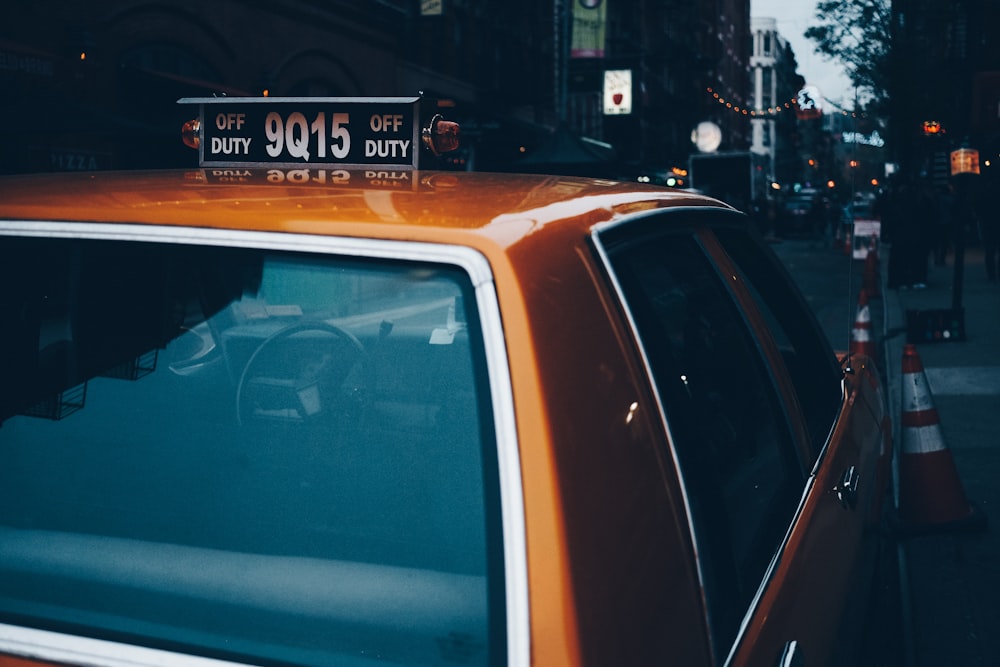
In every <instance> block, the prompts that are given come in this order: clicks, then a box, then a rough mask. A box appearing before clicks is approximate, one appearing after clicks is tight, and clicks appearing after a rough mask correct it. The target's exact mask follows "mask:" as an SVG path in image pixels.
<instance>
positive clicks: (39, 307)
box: [0, 241, 503, 665]
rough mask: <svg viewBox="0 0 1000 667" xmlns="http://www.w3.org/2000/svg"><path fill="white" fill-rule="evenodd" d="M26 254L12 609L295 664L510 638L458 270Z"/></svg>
mask: <svg viewBox="0 0 1000 667" xmlns="http://www.w3.org/2000/svg"><path fill="white" fill-rule="evenodd" d="M20 250H21V252H22V253H23V254H22V255H21V256H22V257H27V256H28V254H30V252H29V251H39V252H35V254H34V259H35V264H34V265H31V263H30V262H29V261H27V259H25V260H23V261H19V262H18V264H17V265H18V266H19V267H20V268H21V269H24V270H25V271H28V270H29V265H30V270H31V277H32V279H33V280H35V281H40V282H34V283H32V285H31V287H30V288H29V289H27V290H26V291H19V292H16V293H8V294H7V295H5V298H7V299H8V301H9V302H11V303H10V304H9V306H10V308H12V309H14V310H11V311H10V312H22V313H27V315H26V316H25V317H23V318H22V319H21V320H19V322H18V323H17V326H15V327H13V329H14V331H15V335H10V334H8V337H7V338H5V340H4V347H5V355H6V359H5V363H6V364H8V366H10V367H11V368H13V369H14V372H13V373H11V374H8V375H7V380H6V381H5V384H4V387H3V394H2V398H3V412H2V413H0V415H3V417H4V421H3V423H2V426H0V451H2V452H3V458H4V464H3V465H2V466H0V614H16V615H18V616H20V617H29V618H37V619H39V622H41V623H43V624H47V623H52V622H55V623H72V624H78V625H81V626H83V627H89V628H91V632H92V633H93V634H95V635H96V636H104V635H111V634H117V633H122V632H124V633H127V634H137V635H139V636H145V637H147V638H148V641H149V642H150V643H151V644H154V645H155V644H157V643H160V644H165V643H175V642H179V643H181V644H188V645H192V646H196V647H198V646H200V647H202V649H200V650H204V651H207V652H209V653H212V652H218V651H222V650H225V651H226V652H235V653H238V654H246V655H249V656H260V657H264V658H267V659H272V660H282V661H285V660H287V661H289V662H291V663H293V664H317V665H319V664H330V663H331V662H338V661H340V660H343V659H344V656H345V655H353V656H357V657H359V658H360V657H361V656H367V655H382V656H392V657H393V658H394V659H398V660H400V661H405V662H412V663H414V664H438V663H442V662H447V661H448V659H449V657H454V655H453V652H454V651H455V650H458V649H457V648H456V646H458V645H460V646H461V647H464V648H462V650H463V651H464V650H469V651H472V653H473V654H474V656H473V658H472V660H471V661H472V662H473V663H476V664H487V662H488V658H489V657H490V653H491V652H493V653H496V652H497V651H502V648H499V649H496V650H494V649H493V648H492V647H497V646H499V647H502V644H503V640H502V638H500V637H496V636H493V637H491V636H490V632H489V627H490V623H496V622H497V621H496V618H493V619H490V613H491V612H490V610H489V599H488V598H489V596H488V592H487V591H488V586H487V575H488V573H491V572H501V571H502V564H497V563H496V562H495V560H494V559H495V558H498V556H497V555H495V554H493V555H491V554H488V553H487V549H486V543H487V537H486V535H487V532H488V530H496V529H497V528H496V527H495V526H494V523H493V522H492V519H489V520H488V515H490V516H492V514H491V512H492V511H493V510H492V509H490V505H491V503H493V502H494V501H493V500H492V499H490V500H489V501H488V500H487V498H486V497H485V495H484V491H483V488H484V479H485V478H486V477H488V476H489V475H491V474H492V473H491V472H489V471H490V470H491V469H492V466H493V465H494V464H491V463H490V460H489V458H488V457H487V458H484V456H483V452H487V453H489V452H493V451H495V444H493V443H492V442H491V438H492V435H491V434H492V425H491V421H490V415H489V413H488V406H489V404H490V402H489V399H488V397H487V396H485V395H484V391H485V389H484V387H485V386H486V384H485V381H484V367H483V365H482V361H481V359H482V358H483V354H482V349H481V342H480V338H479V335H478V333H477V331H476V330H475V327H474V326H470V322H471V323H472V324H475V318H474V317H472V318H470V317H469V316H468V314H467V310H468V307H469V304H473V303H474V300H473V298H472V297H471V287H470V286H469V284H468V280H467V278H466V276H465V275H464V274H463V273H461V272H460V271H457V270H454V269H450V268H446V267H440V266H431V265H419V266H416V265H412V264H403V263H396V264H393V263H389V262H381V261H375V260H367V261H340V260H335V259H331V258H315V257H304V256H295V255H269V254H267V253H263V252H261V251H256V250H241V251H232V250H224V249H210V248H186V247H181V246H153V245H139V244H125V243H117V244H112V243H98V242H93V241H91V242H81V241H77V242H54V243H45V242H39V241H32V242H30V243H26V244H25V247H22V248H20ZM39 257H44V258H48V261H44V260H40V259H39ZM20 284H21V285H23V284H25V283H24V282H23V279H22V281H21V282H20ZM18 309H19V310H18ZM484 406H485V407H484ZM490 456H493V455H492V454H490ZM488 524H489V526H488ZM498 568H500V569H498ZM492 613H494V614H497V613H499V614H502V611H501V612H492ZM501 623H502V621H501ZM500 627H502V625H501V626H500ZM264 628H268V630H267V631H262V630H263V629H264ZM332 653H335V654H337V656H338V657H337V658H336V660H332V659H331V657H330V655H331V654H332ZM338 664H339V662H338ZM350 664H354V663H350ZM360 664H364V663H360Z"/></svg>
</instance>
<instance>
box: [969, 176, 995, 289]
mask: <svg viewBox="0 0 1000 667" xmlns="http://www.w3.org/2000/svg"><path fill="white" fill-rule="evenodd" d="M982 178H983V182H982V183H979V188H978V190H977V192H976V195H977V196H976V211H975V213H976V222H977V223H978V225H979V238H980V239H981V240H982V242H983V255H984V257H983V259H984V264H985V265H986V279H987V280H988V281H990V282H991V283H995V282H997V280H998V279H1000V274H998V270H1000V213H998V212H997V210H996V207H995V205H994V204H993V201H992V195H993V193H995V192H996V188H997V187H998V186H1000V175H994V174H993V172H992V170H988V171H986V173H985V174H984V175H983V177H982Z"/></svg>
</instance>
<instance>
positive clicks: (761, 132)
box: [750, 17, 808, 189]
mask: <svg viewBox="0 0 1000 667" xmlns="http://www.w3.org/2000/svg"><path fill="white" fill-rule="evenodd" d="M750 32H751V48H752V55H751V56H750V68H751V81H752V105H753V109H754V116H753V118H752V120H751V121H750V122H751V126H752V132H753V136H752V141H751V150H752V151H753V153H754V154H755V155H757V156H759V158H760V164H761V165H762V166H763V171H764V175H765V180H766V181H767V184H768V186H770V184H771V183H774V184H776V185H777V186H779V187H781V186H787V185H790V184H792V183H795V182H799V181H801V180H802V179H803V166H804V165H808V162H807V161H805V162H804V160H803V156H802V151H801V150H800V149H801V147H802V146H801V143H802V142H801V137H800V135H799V134H798V133H797V129H796V117H795V110H794V108H793V101H794V100H795V96H796V93H797V92H798V91H799V90H800V89H801V88H802V86H803V85H804V84H805V79H803V78H802V76H801V75H800V74H799V73H798V72H797V69H798V64H797V62H796V60H795V54H794V52H793V51H792V48H791V46H790V45H789V44H788V42H787V41H786V40H785V39H784V38H783V37H782V36H781V34H780V33H779V32H778V22H777V20H776V19H774V18H769V17H753V18H752V19H751V22H750ZM806 160H807V159H806ZM769 189H770V188H769Z"/></svg>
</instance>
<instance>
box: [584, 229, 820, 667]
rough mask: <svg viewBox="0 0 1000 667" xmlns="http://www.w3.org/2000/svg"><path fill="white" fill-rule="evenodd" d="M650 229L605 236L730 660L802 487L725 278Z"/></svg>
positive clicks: (718, 640) (691, 245) (704, 258)
mask: <svg viewBox="0 0 1000 667" xmlns="http://www.w3.org/2000/svg"><path fill="white" fill-rule="evenodd" d="M659 224H660V225H662V224H663V223H662V221H661V222H660V223H659ZM660 229H662V226H661V227H660ZM644 231H646V232H647V233H645V234H640V235H637V236H635V237H628V236H626V234H627V233H628V232H629V229H628V227H627V226H624V227H620V228H615V229H613V230H609V233H608V234H606V235H605V236H602V238H601V241H602V242H603V243H605V244H606V247H607V248H608V253H609V256H610V260H611V265H612V270H613V272H614V274H615V276H616V278H617V280H618V282H619V285H620V289H621V291H622V294H623V296H624V300H625V303H626V307H627V309H628V311H629V313H630V314H631V317H632V319H633V321H634V324H635V327H636V329H637V335H638V337H639V339H640V341H641V345H642V347H643V350H644V352H645V355H646V357H647V361H648V364H649V368H650V370H651V372H652V379H653V382H654V384H655V387H656V390H657V392H658V394H659V397H660V400H661V402H662V408H663V411H664V413H665V417H666V421H667V425H668V429H669V435H670V439H671V445H672V447H673V453H674V456H675V457H676V461H677V462H678V464H679V467H680V475H681V478H682V481H683V484H684V487H685V490H686V494H687V499H688V503H689V506H690V513H691V519H692V521H693V532H694V536H695V540H696V542H697V549H698V557H699V560H700V566H701V570H702V576H703V579H704V584H705V588H706V593H707V596H708V605H709V610H708V611H709V621H710V623H711V625H712V632H713V640H714V643H715V650H716V652H717V654H720V653H721V654H723V655H724V654H725V652H726V651H727V650H728V647H729V646H730V645H731V643H732V641H733V640H734V639H735V637H736V633H737V630H738V626H739V622H740V620H741V619H742V618H743V616H744V615H745V613H746V611H747V609H748V607H749V605H750V603H751V601H752V599H753V596H754V594H755V592H756V591H757V589H758V587H759V586H760V584H761V582H762V579H763V577H764V576H765V573H766V571H767V568H768V565H769V563H770V561H771V559H772V557H773V556H774V554H775V553H776V551H777V550H778V548H779V546H780V544H781V541H782V539H783V537H784V534H785V532H786V530H787V529H788V527H789V525H790V522H791V519H792V517H793V515H794V512H795V510H796V508H797V505H798V500H799V497H800V494H801V491H802V486H803V481H804V480H803V476H802V473H801V467H800V463H799V461H798V458H797V456H796V455H795V450H794V447H793V444H792V440H791V435H790V432H789V430H788V427H787V419H786V416H785V415H784V414H783V412H782V410H783V407H782V405H781V403H780V401H779V398H778V394H777V392H776V390H775V386H774V383H773V381H772V375H771V370H770V369H769V368H768V367H767V365H766V364H765V362H764V359H763V357H762V355H761V353H760V351H759V346H758V343H757V341H756V339H755V337H754V336H753V335H752V333H751V331H750V329H749V327H748V325H747V321H746V319H745V318H744V317H743V315H742V313H741V311H740V309H739V307H738V306H737V303H736V301H735V300H734V298H733V296H732V294H731V293H730V291H729V289H728V288H727V287H726V284H725V282H724V279H723V277H722V276H721V275H720V272H719V271H718V270H717V269H716V267H715V265H714V264H713V262H712V260H711V259H710V257H709V256H708V255H707V254H706V252H705V250H704V248H703V247H702V245H701V244H700V243H699V242H698V241H697V240H696V238H695V236H694V235H693V233H663V232H662V231H657V230H655V229H654V228H653V226H652V225H650V226H647V227H646V229H645V230H644Z"/></svg>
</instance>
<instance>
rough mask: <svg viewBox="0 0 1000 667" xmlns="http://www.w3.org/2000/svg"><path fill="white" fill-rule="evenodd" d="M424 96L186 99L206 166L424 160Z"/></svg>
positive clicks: (411, 164) (410, 164)
mask: <svg viewBox="0 0 1000 667" xmlns="http://www.w3.org/2000/svg"><path fill="white" fill-rule="evenodd" d="M419 101H420V98H419V97H377V98H373V97H284V98H273V97H207V98H191V97H189V98H183V99H180V100H178V103H179V104H197V105H198V108H199V122H198V125H197V132H198V140H197V144H198V158H199V164H200V165H201V166H202V167H266V166H272V165H280V166H306V165H314V166H324V165H338V166H342V167H345V168H351V167H353V168H366V167H381V168H397V169H398V168H401V167H406V168H413V169H415V168H416V167H417V153H418V148H419V146H420V114H419Z"/></svg>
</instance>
